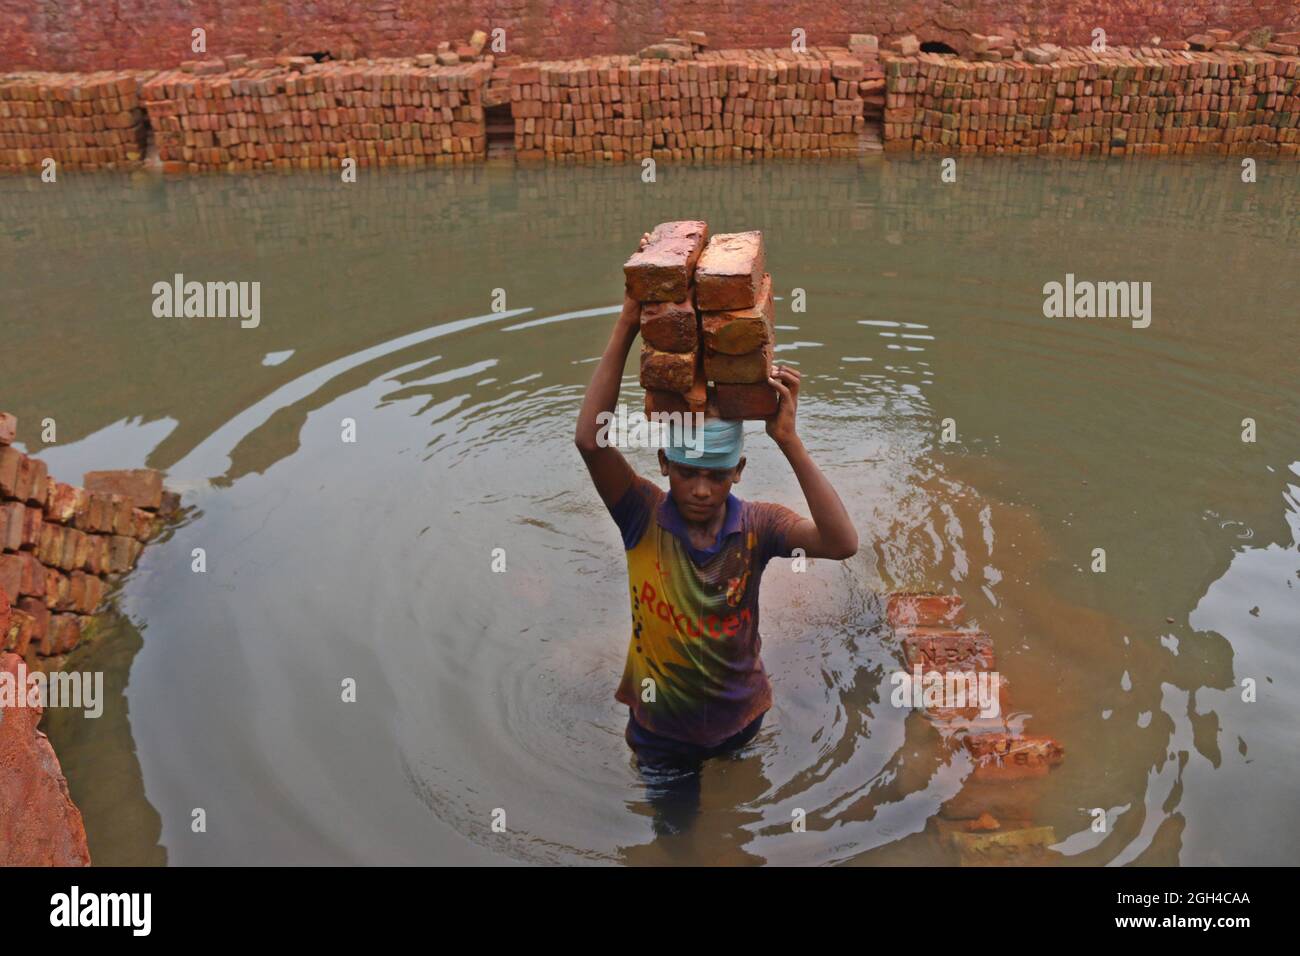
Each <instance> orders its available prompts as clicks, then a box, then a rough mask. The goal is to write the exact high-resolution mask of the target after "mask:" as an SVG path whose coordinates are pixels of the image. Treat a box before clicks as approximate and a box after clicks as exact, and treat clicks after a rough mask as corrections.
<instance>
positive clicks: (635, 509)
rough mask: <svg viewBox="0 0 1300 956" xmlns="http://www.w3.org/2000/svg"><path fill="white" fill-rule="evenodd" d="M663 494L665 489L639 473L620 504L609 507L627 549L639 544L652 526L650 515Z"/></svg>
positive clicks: (629, 549)
mask: <svg viewBox="0 0 1300 956" xmlns="http://www.w3.org/2000/svg"><path fill="white" fill-rule="evenodd" d="M662 496H663V491H662V490H661V489H660V488H659V486H658V485H656V484H655V483H654V482H652V481H647V480H646V479H645V478H642V477H640V476H639V475H638V476H637V477H636V478H634V479H633V480H632V484H630V485H628V488H627V491H625V492H623V497H622V498H620V499H619V500H618V504H616V505H614V507H612V508H610V509H609V513H610V515H611V516H613V518H614V523H615V524H617V525H618V530H619V531H621V532H622V533H623V548H624V549H625V550H627V551H631V550H632V549H633V548H635V547H636V546H637V542H639V541H640V540H641V536H642V535H643V534H645V529H646V528H648V527H649V526H650V515H651V513H652V512H653V511H654V509H655V508H656V507H657V506H658V504H659V499H660V497H662Z"/></svg>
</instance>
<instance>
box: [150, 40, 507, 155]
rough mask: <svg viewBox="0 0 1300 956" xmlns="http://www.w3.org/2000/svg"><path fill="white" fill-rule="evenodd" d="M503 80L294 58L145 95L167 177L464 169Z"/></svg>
mask: <svg viewBox="0 0 1300 956" xmlns="http://www.w3.org/2000/svg"><path fill="white" fill-rule="evenodd" d="M304 59H306V61H307V62H301V61H302V60H304ZM491 70H492V67H491V65H490V64H487V63H473V64H469V65H462V66H432V67H422V66H417V65H415V64H414V62H413V61H410V60H392V61H387V60H385V61H368V60H363V61H347V62H337V63H335V62H324V63H315V62H312V61H311V60H310V58H300V57H288V58H283V59H282V61H276V62H272V63H267V62H265V61H260V60H250V61H248V63H247V64H244V65H241V66H238V67H235V68H233V69H232V68H223V70H222V72H219V73H211V74H208V75H199V74H198V72H197V71H196V72H195V73H188V72H184V71H181V70H168V71H166V72H164V73H159V74H157V75H156V76H154V77H153V78H152V79H150V80H149V81H148V82H147V83H145V84H144V87H143V89H142V91H141V93H142V97H143V100H144V104H145V107H146V108H147V110H148V112H149V121H150V123H151V124H152V126H153V128H154V131H155V134H156V136H157V141H158V152H159V156H160V158H161V159H162V162H163V168H164V169H165V170H167V171H172V172H180V171H189V172H196V171H206V170H243V169H272V168H274V169H315V168H338V166H339V164H340V161H341V160H343V159H345V158H352V159H355V160H356V161H357V164H358V165H359V166H373V165H378V166H388V165H397V166H414V165H420V164H424V163H436V164H439V165H444V164H451V163H454V164H461V163H466V162H477V161H479V160H481V159H483V156H484V152H485V148H486V133H485V128H484V113H483V105H482V93H483V88H484V86H485V84H486V82H487V78H488V75H489V74H490V73H491Z"/></svg>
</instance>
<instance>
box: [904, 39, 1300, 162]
mask: <svg viewBox="0 0 1300 956" xmlns="http://www.w3.org/2000/svg"><path fill="white" fill-rule="evenodd" d="M884 65H885V73H886V83H887V86H886V109H885V116H884V141H885V142H884V145H885V149H886V150H900V149H901V150H910V151H914V152H927V153H928V152H936V153H993V154H1035V155H1046V156H1116V155H1122V156H1129V155H1154V156H1165V155H1174V154H1182V153H1213V154H1222V155H1238V154H1244V153H1246V152H1247V151H1252V150H1257V151H1265V152H1275V153H1276V154H1278V155H1282V156H1290V157H1296V156H1298V155H1300V58H1297V57H1296V56H1289V55H1284V56H1273V55H1269V54H1264V53H1253V52H1238V51H1228V52H1223V51H1220V50H1215V51H1213V52H1186V51H1176V50H1168V49H1163V48H1152V47H1143V48H1140V49H1124V48H1114V47H1108V48H1107V50H1106V52H1104V53H1096V52H1093V51H1092V50H1090V49H1088V48H1076V49H1070V50H1063V51H1060V55H1059V57H1058V58H1057V59H1056V60H1055V62H1052V63H1045V64H1033V63H1027V62H1023V61H1002V62H978V61H969V60H962V59H957V58H954V57H942V56H937V55H931V54H924V53H923V54H921V55H920V56H919V57H916V58H911V59H899V58H889V57H886V60H885V64H884Z"/></svg>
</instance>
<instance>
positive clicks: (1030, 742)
mask: <svg viewBox="0 0 1300 956" xmlns="http://www.w3.org/2000/svg"><path fill="white" fill-rule="evenodd" d="M886 617H887V619H888V622H889V625H890V627H891V628H892V629H893V634H894V637H895V639H896V640H897V641H898V642H899V644H900V645H901V647H900V650H901V652H902V657H903V660H904V662H905V663H906V665H907V670H908V673H909V674H913V675H914V674H916V673H917V672H918V671H919V672H920V673H921V674H922V675H924V677H926V678H929V677H932V676H934V675H937V676H938V677H939V678H941V679H942V680H943V681H945V682H946V684H947V685H948V686H952V687H956V686H957V685H958V684H959V683H966V684H967V685H968V686H969V684H970V683H971V682H972V681H973V680H974V679H976V678H977V676H978V675H979V674H986V673H990V672H994V671H995V670H996V662H995V659H994V650H993V643H992V641H991V640H990V639H989V635H988V634H987V633H986V632H985V631H982V630H979V629H977V628H970V627H964V626H963V624H964V622H965V617H966V608H965V604H964V602H963V601H962V599H961V598H960V597H957V596H956V595H939V594H910V593H909V594H891V595H890V597H889V600H888V603H887V607H886ZM990 686H991V685H990ZM967 701H968V702H969V701H970V697H969V696H968V697H967ZM944 703H946V704H951V703H955V701H951V700H949V701H944ZM998 705H999V706H998V715H997V716H996V717H986V716H982V715H981V714H980V712H979V707H978V706H970V707H963V708H957V707H949V706H931V707H926V708H925V713H926V716H927V717H929V718H930V720H931V721H932V722H933V723H934V724H935V726H936V727H937V728H938V729H939V730H940V732H941V733H942V734H943V735H944V736H952V735H960V737H961V741H962V746H963V747H964V748H965V750H966V751H967V753H968V754H969V756H970V760H971V766H972V769H971V774H970V777H969V778H968V779H967V781H966V784H965V786H964V787H963V788H962V790H961V792H960V793H958V794H957V795H956V796H954V797H953V798H951V799H949V800H948V801H947V802H946V803H945V804H944V806H943V807H942V808H941V810H940V815H939V817H938V818H937V820H936V828H937V830H938V832H939V835H940V837H941V839H942V841H943V842H944V844H945V845H947V846H948V847H950V848H952V849H955V850H956V851H957V854H958V857H959V859H960V861H961V864H962V865H963V866H969V865H975V866H979V865H1003V864H1027V863H1042V862H1046V861H1047V860H1049V859H1050V857H1051V851H1049V850H1048V847H1050V846H1051V845H1053V844H1054V843H1056V842H1057V841H1056V835H1055V832H1054V830H1053V828H1052V827H1050V826H1035V825H1034V822H1033V815H1034V814H1033V805H1034V798H1035V796H1036V793H1035V791H1034V790H1033V789H1031V788H1032V784H1031V783H1029V782H1030V781H1034V780H1037V779H1040V778H1042V777H1045V776H1047V774H1048V773H1050V772H1051V770H1052V768H1053V767H1055V766H1057V765H1059V764H1060V763H1061V762H1062V760H1064V757H1065V752H1064V750H1063V749H1062V748H1061V746H1060V745H1059V744H1058V743H1057V742H1056V741H1055V740H1053V739H1051V738H1050V737H1042V736H1031V735H1029V734H1024V733H1020V732H1018V731H1017V730H1014V729H1013V728H1012V727H1011V726H1010V724H1008V722H1007V718H1006V715H1007V713H1008V708H1009V705H1008V700H1007V694H1006V682H1005V679H1004V678H1002V677H1001V675H999V680H998Z"/></svg>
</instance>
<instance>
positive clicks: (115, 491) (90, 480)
mask: <svg viewBox="0 0 1300 956" xmlns="http://www.w3.org/2000/svg"><path fill="white" fill-rule="evenodd" d="M162 483H163V476H162V472H161V471H157V470H155V469H153V468H134V469H123V470H119V471H89V472H87V473H86V475H85V478H84V479H83V484H84V485H85V486H86V490H87V491H100V492H104V493H106V494H112V495H122V496H123V497H124V498H126V499H127V500H129V501H130V502H131V505H132V506H133V507H136V508H144V509H146V510H152V511H156V510H158V507H159V505H161V504H162V492H163V484H162Z"/></svg>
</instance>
